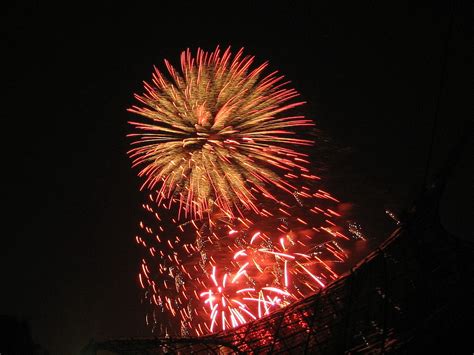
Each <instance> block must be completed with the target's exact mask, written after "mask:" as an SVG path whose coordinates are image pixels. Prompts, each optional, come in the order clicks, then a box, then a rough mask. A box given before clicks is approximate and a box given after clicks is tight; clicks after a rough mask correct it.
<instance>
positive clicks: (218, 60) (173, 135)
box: [129, 48, 313, 219]
mask: <svg viewBox="0 0 474 355" xmlns="http://www.w3.org/2000/svg"><path fill="white" fill-rule="evenodd" d="M253 62H254V57H250V56H244V54H243V50H242V49H241V50H240V51H238V53H237V54H236V55H235V56H232V54H231V52H230V49H229V48H228V49H227V50H226V51H224V52H223V53H221V51H220V50H219V48H217V49H216V50H215V51H214V52H211V53H208V52H204V51H202V50H200V49H198V51H197V55H196V57H193V56H192V55H191V52H190V51H189V50H187V51H185V52H183V53H182V54H181V71H178V70H176V69H175V68H174V67H173V66H172V65H171V64H170V63H169V62H168V61H166V60H165V64H166V68H167V71H168V74H169V76H168V78H167V77H165V75H163V74H162V73H161V72H160V71H159V70H158V69H155V72H154V74H153V81H152V84H148V83H145V90H146V92H145V93H144V94H143V95H135V97H136V98H137V99H138V100H139V101H140V102H141V103H142V106H141V107H138V106H133V107H132V108H130V109H129V111H131V112H134V113H137V114H139V115H141V116H144V117H145V118H146V119H147V121H146V122H130V123H131V124H132V125H133V126H134V128H135V133H133V134H130V136H132V137H133V138H134V143H133V144H135V145H137V146H136V147H134V148H133V149H131V150H130V151H129V154H130V156H131V157H132V159H133V162H134V166H141V171H140V173H139V175H140V176H143V177H144V178H145V182H144V184H143V186H142V187H147V188H150V189H155V188H156V189H158V191H159V194H158V197H157V198H158V201H157V202H158V204H160V203H163V202H167V201H168V202H169V203H171V204H172V203H177V204H178V205H179V209H178V219H179V218H180V216H181V215H182V214H184V217H185V218H188V217H192V218H196V217H199V218H204V216H205V213H206V212H210V211H212V212H213V211H215V210H216V209H219V210H221V211H223V212H224V213H225V214H227V215H228V216H234V215H235V212H236V211H238V212H239V213H238V214H239V215H242V212H241V210H242V208H243V209H244V210H252V211H254V212H257V213H259V212H261V209H260V208H259V206H258V203H257V201H258V200H259V199H260V198H261V197H262V196H263V197H265V198H269V199H275V197H274V196H273V195H272V194H271V193H270V192H269V186H276V187H277V188H278V189H280V190H285V191H287V192H290V193H292V192H293V191H294V189H295V188H294V186H293V185H292V184H290V183H289V182H288V181H287V180H285V179H281V175H283V174H290V175H294V176H297V175H300V174H306V173H307V169H306V168H305V167H304V164H305V162H306V160H305V154H302V153H299V152H296V151H294V150H293V149H292V148H291V147H292V146H294V145H309V144H311V141H308V140H304V139H297V138H294V134H295V131H294V129H295V128H296V127H303V126H311V125H313V124H312V122H311V121H310V120H307V119H305V118H304V117H303V116H299V115H293V114H289V112H290V111H291V109H293V108H295V107H297V106H300V105H302V104H303V102H301V101H298V100H296V98H297V97H298V93H297V92H296V91H295V90H294V89H291V88H288V87H287V86H288V82H287V81H284V78H283V76H281V75H278V74H277V72H272V73H270V74H267V75H263V72H264V71H265V69H266V68H267V63H264V64H262V65H260V66H257V67H254V68H253ZM295 174H296V175H295ZM257 195H258V196H257ZM216 207H217V208H216Z"/></svg>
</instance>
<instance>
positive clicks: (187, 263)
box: [130, 48, 360, 336]
mask: <svg viewBox="0 0 474 355" xmlns="http://www.w3.org/2000/svg"><path fill="white" fill-rule="evenodd" d="M253 61H254V58H253V57H249V56H244V55H243V51H242V50H240V51H239V52H238V53H237V54H236V55H235V56H232V54H231V52H230V50H229V49H227V50H226V51H224V52H223V53H221V52H220V50H219V48H217V49H216V50H215V51H214V52H211V53H207V52H204V51H202V50H198V51H197V55H196V57H195V58H194V57H193V56H192V55H191V53H190V51H189V50H188V51H185V52H183V53H182V55H181V70H180V71H178V70H176V69H175V68H174V67H173V66H171V64H170V63H169V62H168V61H165V64H166V67H167V70H168V73H169V77H168V78H166V77H165V76H164V75H163V74H162V73H161V72H160V71H159V70H158V69H156V70H155V73H154V75H153V84H145V89H146V93H145V94H144V95H136V98H137V99H138V100H139V101H140V102H141V103H142V104H143V106H142V107H137V106H134V107H133V108H131V109H130V111H131V112H134V113H137V114H139V115H141V116H144V117H145V120H146V122H131V124H132V125H133V126H134V130H135V132H134V133H133V134H131V135H130V136H132V137H133V139H134V142H133V144H135V147H134V148H133V149H132V150H131V151H130V156H131V158H132V159H133V163H134V166H140V167H141V171H140V173H139V175H140V176H142V177H144V180H145V182H144V184H143V187H147V188H148V189H149V194H148V196H147V200H146V202H145V203H144V204H143V208H144V210H145V211H146V213H145V218H144V219H143V221H141V222H140V233H139V235H137V236H136V242H137V243H138V244H139V245H140V246H141V247H143V248H145V250H146V253H145V256H144V258H143V259H142V263H141V266H140V271H139V274H138V282H139V284H140V286H141V287H142V288H143V290H144V297H143V298H144V300H145V301H146V303H147V304H148V305H149V306H151V308H150V312H148V313H147V317H146V320H147V322H148V323H149V324H152V325H153V327H154V329H155V328H156V327H159V329H157V332H159V333H160V335H165V334H169V333H174V335H178V333H180V335H183V336H189V335H198V336H200V335H203V334H206V333H209V332H215V331H218V330H226V329H230V328H234V327H237V326H239V325H242V324H245V323H246V322H249V321H252V320H255V319H258V318H260V317H263V316H265V315H268V314H269V313H270V312H272V311H273V310H275V309H278V308H280V307H284V306H286V305H288V304H289V303H291V302H293V301H295V300H298V299H301V298H303V297H305V296H307V295H308V294H310V293H313V292H316V291H318V290H320V289H322V288H324V287H326V285H328V283H330V282H331V281H333V280H335V279H336V278H337V277H338V274H339V273H340V272H342V271H344V267H341V265H343V263H344V262H345V261H346V260H347V259H348V253H347V250H348V246H349V245H350V244H351V242H352V241H353V240H354V239H356V238H355V237H353V235H355V234H354V233H355V232H354V231H352V230H349V233H348V235H349V236H347V235H346V231H345V229H344V228H342V227H341V225H343V224H344V216H343V209H342V208H340V202H339V200H338V199H337V198H335V197H334V196H332V195H331V194H330V193H329V192H327V191H325V190H323V186H322V183H321V181H320V180H321V179H320V178H319V177H318V176H316V175H314V174H312V173H311V172H310V170H309V169H308V168H307V167H306V166H307V165H308V163H309V161H308V157H307V155H306V154H304V153H303V152H301V151H296V150H294V149H296V148H295V147H298V146H302V145H309V144H310V143H311V142H310V141H309V140H305V139H299V138H295V137H296V133H297V131H296V130H295V129H299V128H301V127H305V126H311V125H312V122H311V121H310V120H307V119H304V117H303V116H300V115H295V114H289V113H288V112H289V111H290V110H291V109H293V108H295V107H297V106H299V105H301V104H302V102H299V101H295V98H296V97H297V96H298V94H297V92H296V91H295V90H293V89H290V88H287V84H288V83H287V82H285V81H284V80H283V77H282V76H280V75H277V73H276V72H272V73H270V74H266V75H265V74H264V71H265V69H266V67H267V64H266V63H265V64H262V65H260V66H257V67H255V68H252V65H253ZM356 232H357V233H359V234H360V230H357V231H356ZM359 239H360V238H359ZM178 329H179V331H178Z"/></svg>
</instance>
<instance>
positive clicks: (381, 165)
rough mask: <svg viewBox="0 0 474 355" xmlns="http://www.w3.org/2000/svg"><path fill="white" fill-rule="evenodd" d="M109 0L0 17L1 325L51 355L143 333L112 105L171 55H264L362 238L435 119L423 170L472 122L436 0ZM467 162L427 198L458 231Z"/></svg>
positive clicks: (122, 127) (405, 202) (416, 167)
mask: <svg viewBox="0 0 474 355" xmlns="http://www.w3.org/2000/svg"><path fill="white" fill-rule="evenodd" d="M66 3H67V2H66ZM126 3H132V4H133V5H130V4H127V5H118V4H117V3H113V2H110V3H108V4H99V5H94V6H85V5H81V2H77V3H76V4H77V5H76V7H74V6H72V5H70V4H67V5H63V7H57V6H56V5H51V4H50V5H47V4H41V5H40V4H39V2H33V1H24V2H19V3H15V2H10V3H9V4H8V5H7V6H6V7H7V8H6V9H4V11H3V14H2V19H1V21H0V22H1V38H2V41H3V45H2V47H3V49H4V51H3V54H2V61H3V65H2V70H3V72H4V74H3V77H4V79H3V81H2V84H3V87H4V94H3V95H2V99H3V104H2V116H3V117H2V132H3V134H2V136H3V140H2V146H3V149H2V152H3V164H2V165H3V167H2V175H3V177H4V178H6V182H4V183H3V184H2V188H3V190H4V193H3V196H6V198H3V199H2V202H3V208H4V209H6V214H5V212H4V213H3V217H4V218H3V226H4V228H3V230H4V233H3V236H2V242H1V247H0V248H1V251H0V258H1V259H0V260H1V264H0V275H1V290H2V291H1V296H0V300H1V302H0V314H6V315H13V316H17V317H20V318H23V319H26V320H28V321H29V322H30V325H31V328H32V335H33V338H34V340H35V341H36V342H37V343H39V344H41V346H43V347H44V348H46V349H48V351H49V352H50V353H51V354H52V355H61V354H75V353H78V351H79V350H80V349H81V348H82V347H83V346H84V345H85V344H86V343H87V342H88V341H89V339H91V338H94V339H96V340H101V339H107V338H111V337H118V336H146V335H150V333H149V330H148V329H147V328H146V327H145V324H144V310H143V308H142V307H141V305H140V290H139V286H138V281H137V277H136V275H137V272H138V268H139V266H140V260H141V253H142V249H141V248H139V247H137V246H136V244H135V241H134V236H135V234H136V232H137V228H138V227H137V224H138V222H139V220H140V218H141V214H142V211H141V207H140V205H141V202H142V198H143V194H142V193H141V192H140V191H139V186H140V183H141V181H140V179H139V178H138V177H137V176H136V173H137V171H136V170H132V169H131V163H130V160H129V159H128V157H127V155H126V152H127V150H128V149H129V143H130V140H129V139H127V138H126V134H127V133H128V132H129V127H128V124H127V121H128V120H130V119H132V118H133V117H134V116H133V115H132V114H130V113H128V112H126V109H127V108H128V107H130V106H131V105H132V104H134V103H135V101H134V99H133V93H134V92H141V90H142V81H143V80H147V81H149V79H150V77H151V73H152V70H153V65H157V66H158V67H160V68H163V66H162V64H163V59H164V58H168V59H169V60H170V61H171V62H172V63H176V64H177V63H178V59H179V54H180V52H181V51H182V50H184V49H186V48H191V49H192V50H193V51H195V50H196V49H197V48H198V47H201V48H203V49H206V50H213V49H214V48H215V47H216V45H217V44H220V45H221V47H227V46H228V45H230V46H231V47H232V48H233V49H234V50H237V49H239V48H240V47H244V48H245V51H246V53H249V54H253V55H255V56H256V62H257V63H261V62H263V61H265V60H269V62H270V68H271V69H277V70H279V71H280V72H281V73H282V74H284V75H285V76H286V77H287V78H288V79H289V80H291V81H292V85H293V87H295V88H296V89H297V90H298V91H299V92H300V93H301V95H302V98H303V99H304V100H306V101H308V104H307V105H306V106H305V113H306V116H307V117H311V118H312V119H314V121H315V122H316V124H317V127H318V129H320V130H321V140H320V141H319V142H317V143H316V147H315V153H314V156H315V157H316V158H320V159H321V160H322V162H323V163H324V164H325V166H326V168H327V171H326V174H325V175H326V177H325V179H326V181H327V185H328V189H329V190H330V191H332V192H333V194H334V195H336V196H338V197H339V198H340V199H341V200H343V201H346V202H350V203H351V204H352V205H353V206H354V207H353V213H354V218H357V220H358V221H359V223H360V224H361V226H362V228H363V230H364V233H365V234H366V235H367V237H368V238H369V241H371V242H372V243H371V244H370V245H375V244H376V243H377V242H378V241H380V240H383V238H384V237H386V236H387V235H388V233H389V232H390V231H391V230H393V229H394V228H395V224H394V223H393V221H392V220H391V219H390V218H389V217H388V216H387V214H386V213H385V210H386V209H390V210H392V211H394V212H395V213H399V212H400V211H403V209H405V208H407V207H409V206H410V204H411V203H412V202H413V201H414V200H415V199H416V198H417V196H418V195H419V193H420V192H421V190H422V187H423V181H424V175H425V171H426V164H427V159H428V152H429V147H430V142H431V139H432V129H433V122H434V119H435V117H436V114H437V115H438V116H437V117H438V120H437V126H436V129H435V134H434V141H433V142H434V144H433V154H432V163H431V164H430V169H429V174H428V175H429V176H431V175H432V173H433V172H435V171H436V170H437V169H438V168H439V167H440V166H441V164H442V162H443V161H444V160H445V158H446V157H447V155H448V152H449V150H450V149H451V148H452V147H453V146H454V144H455V143H456V142H458V141H459V139H460V136H461V133H462V132H463V131H465V130H466V129H467V126H466V125H465V123H466V122H467V121H468V120H471V119H472V111H471V110H470V109H471V107H472V105H471V104H470V103H469V101H470V100H471V97H472V87H471V86H470V84H469V83H470V82H471V79H470V77H471V75H472V56H471V52H470V47H471V46H472V44H471V42H470V36H471V35H472V33H471V26H472V23H471V22H470V21H471V18H470V17H471V14H472V9H471V8H470V6H469V4H468V3H469V2H468V1H465V2H459V1H458V2H454V1H452V3H455V6H454V10H451V9H450V4H449V2H444V3H442V4H439V5H432V7H415V6H413V5H411V4H410V5H408V4H400V2H392V3H391V4H388V3H387V2H373V1H372V2H363V3H362V4H361V2H347V4H343V3H341V2H329V1H327V2H321V3H320V4H318V5H315V4H313V5H309V4H307V5H302V4H299V5H295V4H292V3H291V4H290V2H288V3H287V4H286V5H275V4H274V3H271V2H268V4H267V5H266V6H262V5H260V6H258V7H257V6H256V5H255V2H250V1H240V2H229V3H226V4H224V3H221V4H220V5H219V6H217V5H211V4H208V5H206V4H204V3H202V2H192V3H193V5H189V4H186V3H184V2H181V3H178V2H173V3H174V4H176V5H173V6H171V5H164V4H162V3H161V2H158V1H155V2H153V3H155V4H156V5H155V6H150V5H149V4H145V3H142V4H139V3H138V2H126ZM167 3H168V2H167ZM301 3H303V2H301ZM308 3H309V2H308ZM312 3H315V2H312ZM130 6H131V7H130ZM451 13H453V17H452V31H451V35H450V36H449V41H447V42H446V39H447V38H448V37H447V36H448V35H449V28H450V26H449V24H450V14H451ZM446 43H447V45H446ZM443 58H444V59H443ZM445 59H446V66H445V69H446V70H445V72H444V76H443V60H445ZM440 88H441V90H440ZM468 151H470V152H472V144H471V145H470V146H468V147H467V148H466V150H465V151H464V154H463V155H462V156H461V159H460V162H459V165H458V167H457V169H456V171H455V173H454V175H453V177H452V180H451V181H450V183H449V185H448V190H447V192H446V195H445V196H444V197H443V201H442V205H441V211H442V220H443V222H444V224H445V226H446V228H447V229H448V230H449V231H451V232H452V233H453V234H455V235H457V236H460V237H467V236H468V235H470V234H469V226H468V222H467V221H468V215H469V213H470V212H471V213H472V207H471V206H470V203H468V202H469V201H471V202H472V195H470V194H469V193H468V192H469V190H470V188H469V186H472V178H469V177H467V176H466V175H468V174H466V172H467V171H468V164H469V163H470V159H468ZM470 196H471V197H470ZM1 336H2V335H1V334H0V339H1ZM0 344H1V343H0Z"/></svg>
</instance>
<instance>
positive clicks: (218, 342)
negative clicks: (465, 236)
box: [84, 151, 474, 355]
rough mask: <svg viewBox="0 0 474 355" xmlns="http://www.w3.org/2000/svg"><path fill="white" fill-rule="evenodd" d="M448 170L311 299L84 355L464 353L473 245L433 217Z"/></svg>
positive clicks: (101, 346) (97, 346)
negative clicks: (227, 326)
mask: <svg viewBox="0 0 474 355" xmlns="http://www.w3.org/2000/svg"><path fill="white" fill-rule="evenodd" d="M458 153H459V151H458ZM453 164H454V163H453V161H451V165H448V166H447V167H446V168H445V170H444V171H443V172H442V174H440V177H439V178H438V179H437V180H436V181H435V182H434V183H433V184H432V185H431V186H430V187H429V188H427V189H426V191H425V192H424V194H423V195H422V196H421V198H420V199H419V200H418V201H417V202H416V203H415V204H414V206H413V208H412V209H411V210H410V211H408V214H407V216H406V217H405V221H404V222H403V223H402V224H401V225H400V226H399V228H397V229H396V230H395V231H394V232H393V234H392V235H391V236H390V237H389V238H388V239H387V240H386V241H385V242H383V243H382V245H380V247H379V248H378V249H377V250H376V251H375V252H373V253H372V254H370V255H369V256H368V257H367V258H365V259H364V260H363V261H361V262H360V263H359V264H358V265H357V266H355V267H354V268H352V270H351V271H350V272H348V273H346V274H345V275H343V276H342V277H340V278H339V279H338V280H336V281H335V282H334V283H332V284H330V285H329V286H328V287H327V288H325V289H323V290H322V291H321V292H319V293H316V294H314V295H312V296H309V297H307V298H305V299H304V300H301V301H299V302H296V303H294V304H292V305H290V306H288V307H286V308H284V309H281V310H280V311H277V312H274V313H272V314H270V315H269V316H267V317H265V318H262V319H259V320H257V321H254V322H251V323H248V324H245V325H243V326H240V327H239V328H236V329H233V330H229V331H224V332H219V333H216V334H212V335H208V336H203V337H194V338H174V339H170V338H168V339H158V338H147V339H136V338H135V339H116V340H109V341H104V342H100V343H91V344H89V346H88V347H87V349H85V350H84V353H89V354H95V353H96V351H97V350H108V351H111V352H113V353H116V354H127V355H128V354H156V353H181V354H190V353H195V354H198V353H206V354H207V353H217V354H221V353H225V354H228V353H252V352H253V353H295V354H296V353H310V354H344V353H346V354H353V353H370V354H381V353H396V354H421V353H427V351H435V353H450V354H451V353H464V352H462V351H461V349H462V350H469V351H471V352H472V349H474V345H473V344H472V343H470V339H469V337H468V332H469V330H470V329H471V328H470V326H469V324H470V322H471V320H472V315H473V312H472V311H473V299H474V297H473V296H474V294H473V292H472V290H470V286H472V281H473V266H472V264H473V263H472V260H473V257H474V255H473V246H472V244H471V243H469V242H466V241H461V240H458V239H456V238H455V237H453V236H451V235H450V234H449V233H448V232H447V231H446V230H445V229H444V228H443V227H442V226H441V223H440V221H439V216H438V204H439V200H440V197H441V194H442V191H443V188H444V185H445V180H446V178H447V176H448V175H449V172H450V170H451V168H452V165H453ZM458 351H461V352H458ZM471 352H469V353H471Z"/></svg>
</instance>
